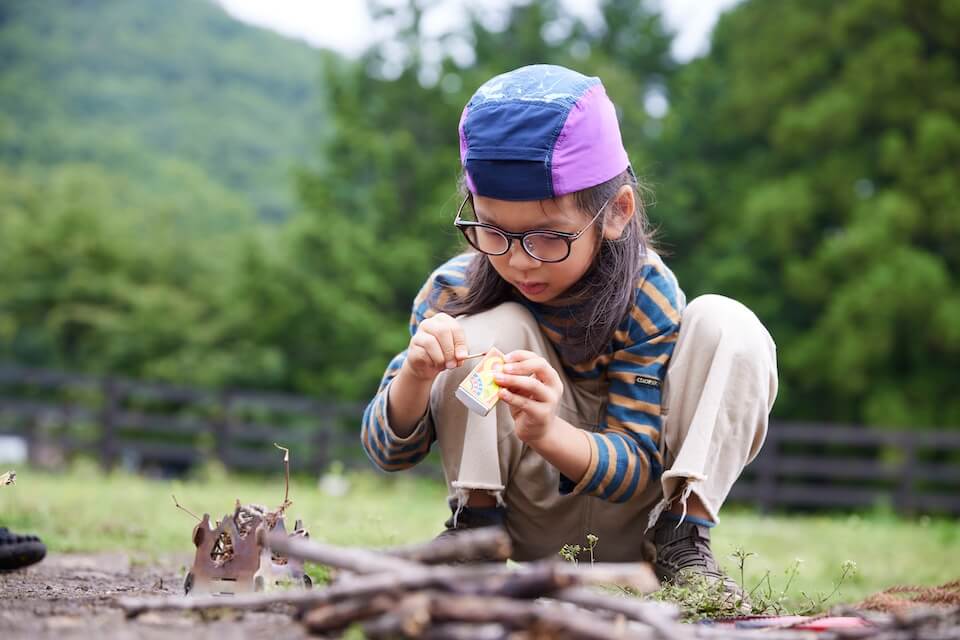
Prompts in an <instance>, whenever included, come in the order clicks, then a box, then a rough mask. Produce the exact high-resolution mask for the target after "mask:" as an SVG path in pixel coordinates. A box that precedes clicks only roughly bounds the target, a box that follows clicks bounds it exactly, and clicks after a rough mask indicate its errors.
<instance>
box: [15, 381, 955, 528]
mask: <svg viewBox="0 0 960 640" xmlns="http://www.w3.org/2000/svg"><path fill="white" fill-rule="evenodd" d="M362 411H363V406H362V405H360V404H356V403H342V402H323V401H319V400H315V399H313V398H307V397H303V396H295V395H288V394H279V393H262V392H248V391H230V390H226V391H224V390H220V391H213V390H202V389H194V388H189V387H183V386H177V385H167V384H157V383H147V382H141V381H135V380H125V379H119V378H104V377H96V376H84V375H73V374H68V373H63V372H58V371H49V370H33V369H22V368H14V367H6V368H5V367H0V435H3V434H13V435H18V436H21V437H23V438H24V439H25V440H26V441H27V448H28V451H29V453H30V457H31V459H32V461H33V462H35V463H38V464H44V463H47V464H50V463H56V462H57V461H58V460H62V459H64V458H69V457H71V456H73V455H75V454H77V453H86V454H88V455H93V456H95V457H96V458H97V459H99V460H100V462H101V464H102V465H103V466H104V467H107V468H109V467H113V466H115V465H118V464H122V465H124V466H127V467H130V468H134V469H138V470H161V471H163V472H166V473H171V472H173V473H176V472H182V471H185V470H188V469H189V468H191V467H193V466H195V465H198V464H202V463H203V462H204V461H206V460H220V461H221V462H222V463H223V464H224V465H226V466H227V467H228V468H231V469H237V470H276V469H277V464H278V463H277V460H278V458H277V454H276V451H275V450H274V449H273V445H272V443H274V442H279V443H281V444H283V445H284V446H288V447H290V448H291V449H293V450H294V451H295V454H294V457H293V462H294V466H295V468H296V469H299V470H301V471H303V470H306V471H310V472H313V473H320V472H322V471H323V470H324V469H325V468H326V467H327V465H328V464H329V463H330V462H331V461H332V460H342V461H344V462H345V463H346V464H348V465H349V464H357V463H358V464H364V465H365V464H367V463H366V460H365V459H364V457H363V455H362V454H361V453H360V447H359V443H358V441H357V432H358V429H359V420H360V416H361V413H362ZM731 499H732V500H735V501H739V502H748V503H752V504H755V505H757V506H758V507H760V508H761V509H764V510H770V509H776V508H791V509H795V508H869V507H872V506H876V505H878V504H886V505H889V506H890V507H892V508H894V509H896V510H898V511H900V512H904V513H918V512H938V513H950V514H954V515H960V431H942V430H940V431H932V430H909V431H904V430H899V431H897V430H888V429H875V428H866V427H855V426H841V425H833V424H812V423H785V422H779V423H773V424H771V425H770V429H769V431H768V435H767V441H766V443H765V444H764V447H763V449H762V450H761V452H760V454H759V456H758V457H757V459H756V460H754V461H753V462H752V463H751V464H750V465H749V466H748V467H747V469H746V471H745V472H744V475H743V477H742V478H741V479H740V481H738V482H737V484H736V485H735V486H734V489H733V491H732V493H731Z"/></svg>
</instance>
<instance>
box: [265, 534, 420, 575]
mask: <svg viewBox="0 0 960 640" xmlns="http://www.w3.org/2000/svg"><path fill="white" fill-rule="evenodd" d="M265 542H266V546H268V547H270V550H271V551H273V553H276V554H279V555H282V556H286V557H287V558H297V559H299V560H307V561H309V562H317V563H320V564H323V565H326V566H328V567H336V568H337V569H348V570H350V571H353V572H354V573H382V572H385V571H397V572H414V573H415V572H417V571H423V570H424V569H425V567H424V566H423V565H421V564H417V563H415V562H408V561H407V560H403V559H401V558H393V557H390V556H387V555H384V554H382V553H378V552H376V551H370V550H368V549H360V548H356V547H338V546H336V545H332V544H322V543H319V542H315V541H313V540H308V539H306V538H291V537H289V536H287V535H284V534H278V533H270V534H268V535H267V537H266V541H265Z"/></svg>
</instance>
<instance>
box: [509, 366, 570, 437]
mask: <svg viewBox="0 0 960 640" xmlns="http://www.w3.org/2000/svg"><path fill="white" fill-rule="evenodd" d="M503 359H504V363H505V364H504V366H503V369H502V370H501V371H498V372H497V373H496V374H495V376H494V380H496V382H497V384H498V385H500V386H501V387H502V388H501V389H500V399H501V400H503V401H504V402H506V403H507V404H508V405H509V406H510V414H511V415H512V416H513V423H514V426H515V428H516V432H517V437H518V438H520V440H522V441H523V442H527V443H533V442H536V441H537V440H539V439H541V438H542V437H544V436H545V435H546V433H547V431H548V430H549V429H550V427H551V426H552V425H553V423H554V421H555V420H556V418H557V406H558V405H559V404H560V398H561V396H563V382H561V380H560V374H558V373H557V372H556V370H555V369H554V368H553V367H551V366H550V363H549V362H547V360H546V359H545V358H543V357H541V356H538V355H537V354H535V353H533V352H531V351H511V352H510V353H508V354H507V355H506V356H504V358H503Z"/></svg>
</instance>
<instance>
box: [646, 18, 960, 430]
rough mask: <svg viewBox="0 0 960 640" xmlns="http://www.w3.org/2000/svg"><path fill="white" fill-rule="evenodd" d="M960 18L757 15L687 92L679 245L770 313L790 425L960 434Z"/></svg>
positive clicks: (670, 223)
mask: <svg viewBox="0 0 960 640" xmlns="http://www.w3.org/2000/svg"><path fill="white" fill-rule="evenodd" d="M958 32H960V11H958V10H957V5H956V3H952V2H947V1H943V2H925V3H919V4H917V3H911V2H907V1H906V0H850V1H848V2H842V3H834V2H825V1H818V2H807V1H806V0H786V1H784V2H777V3H770V2H761V1H749V2H746V3H744V4H742V5H739V6H738V7H737V8H736V9H734V10H733V11H731V12H729V13H728V14H725V15H724V16H722V17H721V20H720V22H719V24H718V26H717V29H716V32H715V34H714V39H713V45H712V49H711V51H710V54H709V56H707V57H706V58H704V59H701V60H698V61H695V62H693V63H692V64H690V65H688V66H687V67H686V68H685V69H684V70H683V71H682V73H681V74H680V75H679V76H678V77H677V78H676V80H675V82H674V84H673V86H672V96H673V109H672V112H671V114H670V116H669V118H668V121H667V128H666V131H665V135H664V137H663V140H662V146H661V147H660V148H661V150H662V151H661V152H662V154H663V157H664V158H665V166H667V167H668V168H669V170H668V178H667V180H666V184H665V186H664V188H663V189H661V196H660V201H661V208H662V209H663V210H664V216H663V220H664V227H665V229H666V231H667V232H668V235H670V236H671V237H672V238H673V239H674V240H675V242H676V245H677V246H678V247H681V249H680V251H679V252H678V253H679V255H678V267H679V271H680V274H681V281H682V282H683V283H684V284H685V285H686V287H687V288H688V292H689V293H700V292H707V291H716V292H721V293H725V294H729V295H732V296H734V297H737V298H739V299H741V300H743V301H744V302H746V303H748V304H749V305H750V306H752V308H754V309H755V310H756V311H757V313H758V314H759V315H760V317H761V319H762V320H764V321H765V322H766V323H767V325H768V326H769V327H770V329H771V331H772V333H773V335H774V337H775V339H776V340H777V341H778V343H779V357H780V366H781V379H782V391H781V398H780V400H779V402H778V407H777V413H778V414H779V415H781V416H789V417H795V418H799V417H804V418H823V419H842V420H851V421H865V422H869V423H876V424H894V425H936V424H952V425H960V396H958V394H957V393H956V390H957V387H956V371H957V370H958V369H960V286H958V282H957V276H958V274H960V215H958V214H960V212H958V210H957V202H960V179H958V175H957V171H956V168H957V167H958V166H960V77H958V75H960V70H958V61H960V41H958V40H957V38H956V34H957V33H958Z"/></svg>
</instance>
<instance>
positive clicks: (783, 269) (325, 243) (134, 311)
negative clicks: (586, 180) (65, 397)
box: [0, 0, 960, 427]
mask: <svg viewBox="0 0 960 640" xmlns="http://www.w3.org/2000/svg"><path fill="white" fill-rule="evenodd" d="M394 4H395V3H393V4H392V5H391V6H393V5H394ZM429 4H430V3H429V2H423V1H420V2H414V1H413V0H411V1H410V2H409V3H408V4H406V5H403V4H401V5H400V6H393V8H385V7H375V9H376V15H377V16H378V19H380V20H385V21H388V22H390V23H391V24H394V25H399V27H398V29H397V30H396V34H395V36H394V37H392V38H389V39H386V40H383V41H381V42H378V43H376V44H375V45H374V46H372V47H371V48H370V49H369V50H368V51H367V52H366V53H365V54H364V55H363V56H362V57H360V58H359V59H346V58H342V57H340V56H338V55H336V54H334V53H331V52H327V51H320V50H316V49H312V48H310V47H308V46H307V45H304V44H301V43H298V42H296V41H292V40H287V39H284V38H282V37H280V36H278V35H275V34H272V33H270V32H267V31H264V30H261V29H257V28H254V27H251V26H247V25H244V24H242V23H240V22H237V21H235V20H233V19H232V18H231V17H230V16H228V15H227V14H226V13H225V12H224V11H223V10H222V9H221V8H220V7H219V6H217V5H215V4H212V3H210V2H204V1H203V0H166V1H164V2H163V3H160V2H156V1H149V0H123V1H121V0H71V1H67V0H58V1H54V0H50V1H45V2H30V1H29V0H2V1H0V363H8V364H17V365H27V366H33V367H48V368H56V369H65V370H69V371H77V372H91V373H109V374H119V375H124V376H130V377H139V378H146V379H154V380H167V381H174V382H178V383H186V384H193V385H200V386H207V387H239V388H258V389H275V390H284V391H291V392H297V393H303V394H309V395H312V396H315V397H318V398H338V399H350V400H362V399H365V398H367V397H369V396H370V395H371V394H372V392H373V390H374V389H375V388H376V384H377V381H378V380H379V377H380V375H381V374H382V372H383V369H384V367H385V366H386V363H387V362H388V360H389V359H390V357H391V356H392V355H393V354H394V353H396V352H398V351H399V350H401V349H402V348H403V347H404V345H405V344H406V342H407V339H408V335H407V329H406V326H407V320H408V317H409V312H410V304H411V301H412V299H413V296H414V295H415V293H416V291H417V290H418V288H419V287H420V285H421V284H422V282H423V280H424V278H425V277H426V275H427V274H428V273H429V272H430V270H431V269H432V268H433V267H434V266H435V265H436V264H438V263H439V262H440V261H442V260H443V259H444V258H445V257H447V256H450V255H452V254H453V253H455V252H457V251H458V250H459V248H460V243H459V240H458V238H457V236H456V234H455V230H454V229H453V226H452V224H451V221H452V219H453V214H454V209H455V207H456V204H457V202H456V198H455V194H456V182H457V178H458V173H459V158H458V152H457V149H458V147H457V137H456V127H457V122H458V119H459V115H460V111H461V109H462V106H463V104H464V103H465V102H466V101H467V99H468V98H469V96H470V94H471V93H472V92H473V90H474V89H475V88H476V87H477V86H478V85H479V84H480V83H481V82H483V81H484V80H486V79H487V78H489V77H490V76H492V75H494V74H496V73H500V72H503V71H506V70H508V69H511V68H514V67H517V66H521V65H523V64H530V63H537V62H551V63H558V64H565V65H568V66H572V67H574V68H576V69H578V70H580V71H582V72H584V73H587V74H590V75H598V76H600V77H601V78H602V79H603V81H604V84H605V85H606V87H607V90H608V92H609V93H610V94H611V97H612V98H613V100H614V102H615V103H616V104H617V105H618V107H619V109H620V114H619V115H620V119H621V125H622V129H623V132H624V136H625V142H626V145H627V148H628V151H629V153H630V156H631V159H632V162H633V164H634V167H635V168H636V170H637V171H638V173H639V174H641V175H642V176H643V177H644V179H645V180H646V181H647V183H648V184H649V185H650V186H651V187H652V188H653V190H654V193H655V194H656V196H655V199H656V201H655V203H653V206H652V207H651V209H650V216H651V218H652V220H653V222H654V224H655V225H656V226H657V228H658V230H659V241H660V245H661V247H663V248H664V250H665V251H666V253H667V254H668V257H667V259H668V263H669V264H670V265H671V266H672V267H673V268H674V270H675V271H676V273H677V274H678V276H679V278H680V281H681V284H682V286H683V288H684V289H685V290H686V292H687V295H688V297H689V298H692V297H693V296H696V295H698V294H701V293H708V292H712V293H721V294H725V295H729V296H732V297H735V298H738V299H740V300H742V301H743V302H744V303H746V304H747V305H749V306H750V307H751V308H753V309H754V310H755V311H756V312H757V314H758V315H759V316H760V318H761V319H762V320H763V321H764V322H765V323H766V325H767V326H768V327H769V328H770V330H771V332H772V334H773V336H774V338H775V339H776V341H777V343H778V348H779V363H780V374H781V384H782V387H781V394H780V398H779V400H778V403H777V406H776V409H775V416H776V417H778V418H780V419H810V420H829V421H843V422H865V423H870V424H876V425H891V426H916V427H929V426H945V427H960V383H958V379H960V377H958V371H960V284H958V277H960V210H958V208H960V206H958V203H960V69H958V67H960V38H958V37H957V34H958V33H960V3H958V2H955V1H952V0H940V1H937V0H926V1H923V2H909V1H908V0H846V1H844V2H834V1H832V0H780V1H778V2H769V1H764V0H746V1H745V2H742V3H740V4H739V5H737V6H736V7H735V8H734V9H732V10H730V11H729V12H727V13H725V14H723V15H722V16H721V18H720V21H719V23H718V25H717V27H716V29H715V31H714V34H713V38H712V44H711V48H710V52H709V54H708V55H706V56H704V57H701V58H698V59H695V60H693V61H691V62H688V63H684V64H681V63H678V62H677V61H676V60H675V59H674V58H673V57H671V55H670V45H671V34H670V33H669V32H668V30H667V29H666V28H665V26H664V23H663V21H662V20H661V17H660V16H659V15H658V14H657V13H656V12H655V10H654V9H652V8H650V7H648V6H647V5H646V4H644V3H640V2H636V0H603V1H601V2H600V5H601V11H602V15H603V24H601V25H594V24H592V23H591V24H590V25H586V24H583V23H581V22H579V21H578V20H577V19H574V18H571V17H569V16H567V15H564V12H563V11H562V7H561V5H559V3H557V2H555V1H542V2H536V3H532V4H521V5H518V6H516V7H514V8H513V9H512V10H511V11H510V14H509V16H508V19H507V20H506V21H504V24H499V23H497V24H494V22H497V21H494V20H490V19H489V16H484V15H482V12H479V11H478V13H477V14H476V15H472V16H471V17H470V21H469V24H468V26H467V27H466V28H465V29H464V30H462V31H458V32H455V33H451V34H448V35H446V36H444V37H443V38H442V39H440V40H435V39H430V38H429V37H427V36H426V35H424V34H423V33H422V32H421V29H420V22H421V20H420V19H421V16H422V15H423V11H424V8H425V7H426V6H427V5H429ZM454 54H455V55H454ZM664 105H667V106H668V108H667V109H665V110H664V109H663V108H662V107H663V106H664Z"/></svg>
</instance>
